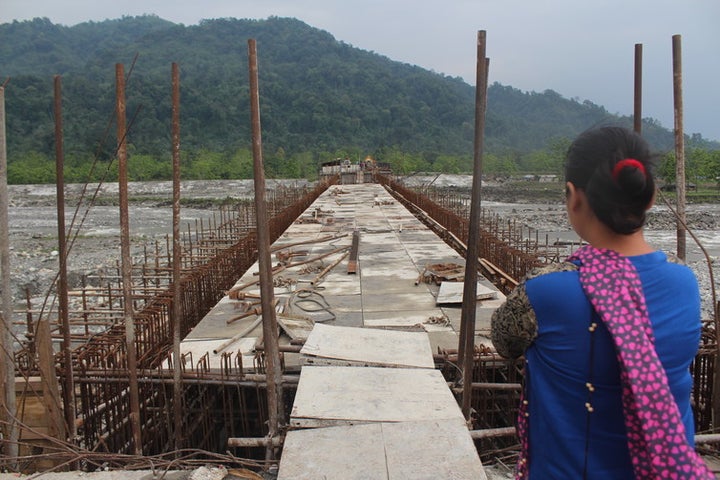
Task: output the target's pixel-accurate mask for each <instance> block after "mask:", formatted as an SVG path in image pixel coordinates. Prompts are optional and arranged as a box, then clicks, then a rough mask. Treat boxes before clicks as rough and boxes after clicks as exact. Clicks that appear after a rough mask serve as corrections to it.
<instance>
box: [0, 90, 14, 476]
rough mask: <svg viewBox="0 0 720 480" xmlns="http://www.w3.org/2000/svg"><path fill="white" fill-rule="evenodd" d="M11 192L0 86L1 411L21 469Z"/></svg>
mask: <svg viewBox="0 0 720 480" xmlns="http://www.w3.org/2000/svg"><path fill="white" fill-rule="evenodd" d="M9 203H10V202H9V193H8V186H7V142H6V141H5V85H2V86H0V290H2V294H1V295H2V296H1V297H0V298H1V299H2V309H0V333H1V334H2V335H1V339H0V341H1V342H2V345H0V347H2V351H0V354H2V361H1V362H0V372H2V374H3V375H2V378H0V392H2V398H0V404H1V405H3V406H4V407H5V408H4V409H3V410H4V411H2V412H0V420H4V421H6V422H7V423H6V425H7V426H6V427H3V429H2V431H3V433H4V434H5V435H7V440H6V441H5V446H4V448H7V450H6V453H5V455H6V456H7V457H9V458H10V459H11V461H10V463H9V466H10V468H12V469H13V470H16V469H17V458H18V438H19V430H18V424H17V421H16V420H15V418H16V417H17V402H16V398H15V356H14V354H13V334H12V313H13V305H12V290H10V236H9V233H8V232H9V229H8V223H9V222H8V215H9V213H8V207H9Z"/></svg>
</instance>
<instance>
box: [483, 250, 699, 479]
mask: <svg viewBox="0 0 720 480" xmlns="http://www.w3.org/2000/svg"><path fill="white" fill-rule="evenodd" d="M629 259H630V261H631V262H632V263H633V265H634V266H635V268H636V269H637V271H638V273H639V275H640V280H641V282H642V285H643V293H644V294H645V300H646V303H647V307H648V313H649V317H650V322H651V324H652V327H653V331H654V335H655V348H656V351H657V354H658V357H659V358H660V361H661V363H662V364H663V367H664V368H665V371H666V373H667V377H668V383H669V385H670V389H671V391H672V394H673V396H674V398H675V401H676V402H677V405H678V408H679V411H680V416H681V418H682V421H683V423H684V425H685V430H686V433H687V436H688V441H689V442H690V445H691V446H692V445H694V442H693V437H694V421H693V413H692V408H691V405H690V394H691V390H692V385H693V383H692V377H691V375H690V370H689V366H690V363H691V362H692V361H693V359H694V358H695V355H696V354H697V350H698V346H699V341H700V327H701V324H700V294H699V289H698V284H697V280H696V278H695V276H694V274H693V272H692V271H691V270H690V269H689V268H688V267H687V266H684V265H681V264H678V263H673V262H669V261H668V259H667V256H666V255H665V254H664V253H662V252H653V253H650V254H646V255H639V256H635V257H629ZM521 290H522V289H520V291H521ZM524 290H525V294H526V295H527V302H528V303H529V306H530V308H531V309H532V311H533V312H534V317H535V321H536V332H535V336H534V338H533V339H528V340H531V343H530V345H529V346H528V347H527V349H526V351H525V359H526V376H525V381H526V390H525V391H526V400H527V401H528V411H529V414H530V416H529V426H530V434H529V435H530V449H529V462H530V478H531V479H543V480H545V479H574V478H582V472H583V468H584V465H585V461H586V460H587V471H588V477H587V478H589V479H592V478H598V479H626V478H627V479H633V478H634V475H633V471H632V466H631V463H630V456H629V453H628V445H627V439H626V429H625V423H624V415H623V409H622V400H621V386H620V373H619V367H618V362H617V357H616V353H615V347H614V345H613V342H612V339H611V337H610V334H609V333H608V331H607V329H605V327H604V325H602V322H601V321H600V320H599V318H598V317H597V315H596V314H595V313H594V311H593V309H592V307H591V305H590V303H589V302H588V300H587V298H586V296H585V294H584V293H583V291H582V287H581V285H580V281H579V278H578V271H577V270H576V269H567V268H566V269H564V270H561V271H552V272H548V273H544V274H541V275H538V276H534V277H532V276H531V277H529V278H528V279H527V280H525V281H524ZM497 315H498V316H499V317H502V315H503V313H502V307H501V308H500V309H498V312H497ZM496 321H502V319H497V320H496V319H495V318H494V319H493V323H495V322H496ZM593 321H595V322H597V323H598V324H599V327H598V329H597V330H596V331H595V333H594V334H593V335H592V337H594V339H593V340H592V342H594V344H593V345H591V334H590V332H589V330H588V327H589V325H590V323H591V322H593ZM495 337H496V334H495V333H493V341H495V340H496V338H495ZM498 340H499V342H500V343H502V339H498ZM498 350H499V351H501V349H500V348H499V349H498ZM591 351H592V352H593V353H592V360H591ZM501 353H502V351H501ZM591 368H592V374H591V372H590V370H591ZM591 377H592V378H591ZM588 382H591V383H592V385H593V387H594V391H593V392H592V393H591V394H590V396H589V391H588V388H587V386H586V384H587V383H588ZM587 402H589V403H590V404H591V405H592V408H593V412H592V413H590V414H588V410H587V408H586V403H587ZM586 439H587V444H586Z"/></svg>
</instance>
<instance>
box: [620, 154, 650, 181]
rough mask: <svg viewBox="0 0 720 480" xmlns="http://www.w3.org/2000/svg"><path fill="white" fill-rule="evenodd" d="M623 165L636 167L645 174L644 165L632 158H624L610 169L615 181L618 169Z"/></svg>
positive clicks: (623, 166)
mask: <svg viewBox="0 0 720 480" xmlns="http://www.w3.org/2000/svg"><path fill="white" fill-rule="evenodd" d="M625 167H632V168H636V169H638V170H640V171H641V172H642V174H643V175H645V165H643V164H642V163H640V162H639V161H637V160H635V159H634V158H626V159H624V160H620V161H619V162H618V163H616V164H615V166H614V167H613V170H612V178H613V180H615V181H616V182H617V179H618V177H619V176H620V171H621V170H622V169H623V168H625Z"/></svg>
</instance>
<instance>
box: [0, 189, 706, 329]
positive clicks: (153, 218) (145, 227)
mask: <svg viewBox="0 0 720 480" xmlns="http://www.w3.org/2000/svg"><path fill="white" fill-rule="evenodd" d="M430 182H433V185H434V186H436V187H450V188H457V189H458V190H459V191H468V189H469V187H470V185H471V178H470V177H469V176H462V175H441V176H439V177H435V176H433V177H421V176H415V177H410V178H408V179H407V180H406V181H405V183H406V184H407V185H408V186H419V185H427V184H428V183H430ZM287 184H293V185H297V184H306V182H298V181H295V180H282V181H274V180H269V181H268V189H269V191H272V190H273V188H274V187H276V186H278V185H287ZM82 189H83V186H82V185H68V186H67V187H66V192H65V196H66V199H67V203H68V206H67V207H66V213H65V216H66V220H65V223H66V227H69V226H70V225H71V224H73V220H72V219H73V215H74V212H75V207H74V204H73V203H72V202H74V201H75V200H76V199H77V198H79V195H80V192H81V191H82ZM94 189H95V186H94V185H93V186H89V187H88V189H87V190H88V192H90V193H92V192H93V191H94ZM543 190H547V191H548V192H550V193H549V194H546V195H538V189H537V188H523V186H522V185H518V184H516V183H515V184H511V185H510V184H503V183H498V182H488V183H484V184H483V190H482V202H481V203H482V206H483V208H486V209H488V210H490V211H491V212H495V213H498V214H499V215H501V216H502V217H503V218H505V219H512V220H513V221H514V222H515V223H516V224H517V225H524V226H526V227H528V228H532V229H533V230H534V231H537V232H538V235H539V236H541V238H545V237H546V236H547V238H548V239H549V241H550V242H551V243H552V242H554V241H556V240H559V241H561V242H578V241H579V239H578V238H577V236H576V235H575V233H574V232H573V231H572V229H571V228H570V226H569V224H568V222H567V218H566V215H565V208H564V205H563V203H562V196H561V187H560V186H559V183H551V184H548V185H547V186H546V187H543ZM129 191H130V198H131V204H130V207H129V218H130V234H131V242H132V247H131V255H132V256H133V257H138V256H141V255H142V254H143V249H144V248H145V246H146V245H153V248H154V243H155V242H156V241H157V242H159V244H161V245H162V246H164V245H165V239H166V237H167V236H168V235H171V233H172V207H171V203H172V202H171V200H172V184H171V183H170V182H139V183H131V184H130V186H129ZM181 191H182V196H183V199H192V200H193V203H192V205H193V207H191V208H187V207H183V208H182V209H181V228H183V229H186V226H187V224H188V223H189V224H190V225H193V226H194V224H195V222H196V221H199V220H203V221H207V219H208V218H210V217H212V215H213V211H214V210H213V207H212V206H213V205H215V204H216V203H217V200H222V199H240V198H251V196H252V192H253V182H252V180H221V181H187V182H183V183H182V188H181ZM116 198H117V184H113V183H110V184H104V185H102V186H101V187H100V188H99V190H98V199H99V201H98V202H97V203H98V205H96V206H93V207H92V208H91V209H89V210H87V212H86V211H85V210H86V209H85V208H81V209H80V210H79V212H78V214H77V217H76V218H77V219H76V220H75V223H74V224H75V225H77V224H79V223H80V221H81V219H82V228H81V229H80V230H79V233H78V234H77V236H76V237H75V238H74V240H71V239H70V238H69V239H68V242H71V241H72V250H71V253H70V255H69V256H68V271H69V274H68V275H69V279H68V283H69V286H70V287H71V288H76V287H78V286H79V285H80V282H81V280H82V278H83V277H84V276H87V275H90V274H94V275H102V274H104V273H105V274H114V273H115V272H116V265H117V262H118V261H119V259H120V240H119V234H120V227H119V209H118V207H117V206H112V205H108V204H112V203H113V202H114V200H115V199H116ZM204 201H206V202H205V203H204ZM76 203H77V202H76ZM55 205H56V202H55V186H54V185H11V186H10V209H9V222H10V224H9V234H10V254H11V255H10V268H11V277H12V293H13V298H14V301H15V304H16V306H17V308H18V309H22V308H24V306H25V296H26V292H29V293H30V295H31V297H32V298H33V302H34V303H36V302H41V301H42V299H44V296H45V294H46V293H47V291H48V289H49V288H50V287H51V285H52V282H53V280H54V278H55V275H56V272H57V270H58V253H57V251H58V245H57V238H58V232H57V210H56V207H55ZM687 223H688V225H689V227H690V229H691V230H692V232H693V234H694V235H695V236H696V237H697V238H698V239H699V241H700V243H701V245H702V246H703V248H704V249H705V251H706V252H707V253H708V255H709V256H710V264H709V263H708V261H707V260H706V257H705V254H704V253H703V250H701V249H700V248H699V247H698V245H697V244H696V243H695V241H694V239H693V238H692V237H691V236H689V235H688V237H687V261H688V264H689V265H690V266H691V267H692V268H693V270H694V271H695V273H696V275H697V276H698V279H699V282H700V284H701V290H702V295H703V311H704V315H705V318H709V317H708V315H710V316H711V315H712V300H711V298H712V288H711V281H710V268H712V269H713V272H715V270H716V269H717V265H718V258H720V233H719V231H720V228H719V227H720V208H718V205H714V204H713V205H711V204H700V205H688V207H687ZM675 225H676V220H675V218H674V215H673V213H672V211H671V209H670V208H668V207H667V206H665V205H657V206H655V207H653V208H652V209H651V211H650V213H649V216H648V225H647V229H646V236H647V238H648V240H649V241H650V243H651V244H653V245H654V246H656V247H657V248H659V249H662V250H665V251H667V252H670V253H675V251H676V233H675V228H676V227H675ZM715 286H716V288H717V277H715Z"/></svg>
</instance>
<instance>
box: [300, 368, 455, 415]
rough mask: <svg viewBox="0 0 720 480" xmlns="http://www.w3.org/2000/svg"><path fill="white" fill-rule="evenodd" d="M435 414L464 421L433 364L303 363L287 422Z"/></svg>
mask: <svg viewBox="0 0 720 480" xmlns="http://www.w3.org/2000/svg"><path fill="white" fill-rule="evenodd" d="M318 392H322V395H318ZM440 419H456V420H458V419H459V420H460V421H464V420H463V415H462V412H461V411H460V407H459V406H458V404H457V402H456V401H455V398H454V397H453V396H452V393H451V392H450V389H449V388H448V386H447V383H446V382H445V379H444V378H443V376H442V374H441V373H440V372H439V371H438V370H434V369H417V368H379V367H333V366H323V367H314V366H305V367H303V369H302V374H301V375H300V382H299V383H298V390H297V394H296V396H295V403H294V404H293V408H292V412H291V414H290V425H291V427H297V428H316V427H327V426H335V425H350V424H358V423H371V422H406V421H420V420H440Z"/></svg>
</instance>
